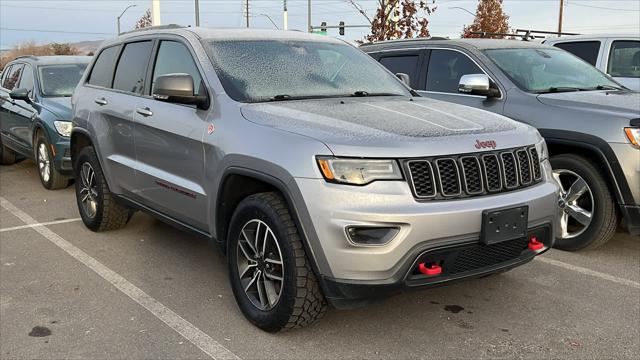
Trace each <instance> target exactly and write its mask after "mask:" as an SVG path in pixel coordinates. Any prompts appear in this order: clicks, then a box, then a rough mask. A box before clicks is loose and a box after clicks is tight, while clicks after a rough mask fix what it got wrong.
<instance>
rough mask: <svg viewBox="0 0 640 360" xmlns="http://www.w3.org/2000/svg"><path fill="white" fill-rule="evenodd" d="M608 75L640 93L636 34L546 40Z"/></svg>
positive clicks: (638, 43) (639, 44) (566, 37)
mask: <svg viewBox="0 0 640 360" xmlns="http://www.w3.org/2000/svg"><path fill="white" fill-rule="evenodd" d="M543 43H544V44H547V45H552V46H556V47H559V48H561V49H564V50H566V51H568V52H570V53H572V54H574V55H576V56H578V57H580V58H582V59H583V60H584V61H586V62H588V63H590V64H591V65H593V66H595V67H597V68H598V69H600V70H601V71H602V72H605V73H607V74H609V75H610V76H611V77H613V78H614V79H615V80H616V81H617V82H619V83H620V84H622V85H624V86H626V87H628V88H629V89H631V90H636V91H640V37H639V36H638V34H603V35H593V34H592V35H572V36H561V37H558V38H551V39H545V40H544V41H543Z"/></svg>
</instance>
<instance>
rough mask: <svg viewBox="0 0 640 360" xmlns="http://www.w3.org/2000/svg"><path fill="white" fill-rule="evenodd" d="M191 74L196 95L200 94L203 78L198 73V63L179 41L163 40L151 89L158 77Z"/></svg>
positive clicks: (157, 56)
mask: <svg viewBox="0 0 640 360" xmlns="http://www.w3.org/2000/svg"><path fill="white" fill-rule="evenodd" d="M177 73H183V74H189V75H191V78H193V90H194V93H196V94H200V91H201V90H202V89H200V87H201V86H202V76H200V72H199V71H198V67H197V66H196V63H195V62H194V61H193V57H192V56H191V53H190V52H189V49H187V47H186V46H185V45H184V44H182V43H180V42H178V41H169V40H163V41H161V42H160V48H159V49H158V54H157V55H156V63H155V66H154V69H153V81H152V84H151V88H152V89H153V86H154V85H155V82H156V79H157V78H158V76H162V75H167V74H177Z"/></svg>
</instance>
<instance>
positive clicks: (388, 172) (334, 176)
mask: <svg viewBox="0 0 640 360" xmlns="http://www.w3.org/2000/svg"><path fill="white" fill-rule="evenodd" d="M317 160H318V166H319V167H320V171H321V172H322V175H323V176H324V178H325V180H327V181H329V182H336V183H341V184H350V185H366V184H368V183H370V182H372V181H375V180H402V172H401V171H400V167H399V166H398V163H397V162H396V161H395V160H377V159H376V160H374V159H344V158H333V157H318V158H317Z"/></svg>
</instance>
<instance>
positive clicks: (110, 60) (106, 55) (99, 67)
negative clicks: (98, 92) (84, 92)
mask: <svg viewBox="0 0 640 360" xmlns="http://www.w3.org/2000/svg"><path fill="white" fill-rule="evenodd" d="M119 49H120V47H119V46H112V47H109V48H106V49H104V50H102V51H101V52H100V54H99V55H98V58H97V59H96V62H95V64H94V65H93V69H92V70H91V74H90V75H89V84H91V85H95V86H101V87H106V88H110V87H111V81H112V80H113V68H114V65H115V63H116V56H118V50H119Z"/></svg>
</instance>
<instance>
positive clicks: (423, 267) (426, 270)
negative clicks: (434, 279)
mask: <svg viewBox="0 0 640 360" xmlns="http://www.w3.org/2000/svg"><path fill="white" fill-rule="evenodd" d="M418 270H420V272H421V273H423V274H425V275H427V276H434V275H439V274H440V273H442V267H440V265H437V264H431V265H429V266H427V264H426V263H420V264H418Z"/></svg>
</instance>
